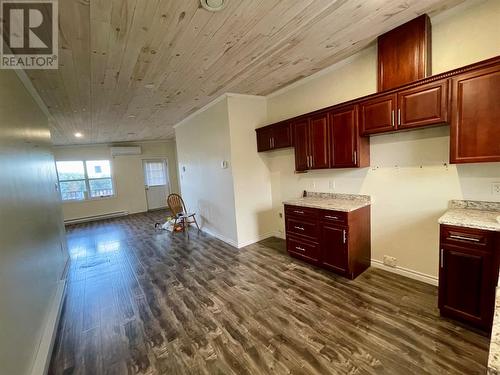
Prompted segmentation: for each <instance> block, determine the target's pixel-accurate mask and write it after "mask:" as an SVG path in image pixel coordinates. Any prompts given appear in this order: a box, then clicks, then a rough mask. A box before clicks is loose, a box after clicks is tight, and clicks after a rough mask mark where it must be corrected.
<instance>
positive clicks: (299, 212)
mask: <svg viewBox="0 0 500 375" xmlns="http://www.w3.org/2000/svg"><path fill="white" fill-rule="evenodd" d="M293 212H295V213H296V214H303V213H304V211H298V210H296V211H293Z"/></svg>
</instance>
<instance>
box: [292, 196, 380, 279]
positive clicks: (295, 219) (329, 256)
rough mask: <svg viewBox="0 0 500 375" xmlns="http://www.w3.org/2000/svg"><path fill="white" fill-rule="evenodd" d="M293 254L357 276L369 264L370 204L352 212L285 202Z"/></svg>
mask: <svg viewBox="0 0 500 375" xmlns="http://www.w3.org/2000/svg"><path fill="white" fill-rule="evenodd" d="M285 223H286V242H287V250H288V253H289V254H290V255H291V256H294V257H296V258H300V259H302V260H304V261H306V262H309V263H312V264H315V265H318V266H320V267H323V268H326V269H329V270H331V271H334V272H335V273H337V274H339V275H342V276H345V277H348V278H350V279H354V278H356V277H357V276H358V275H359V274H361V273H362V272H363V271H364V270H366V269H367V268H368V267H369V266H370V262H371V242H370V206H365V207H362V208H359V209H357V210H354V211H350V212H342V211H334V210H324V209H317V208H309V207H301V206H292V205H285Z"/></svg>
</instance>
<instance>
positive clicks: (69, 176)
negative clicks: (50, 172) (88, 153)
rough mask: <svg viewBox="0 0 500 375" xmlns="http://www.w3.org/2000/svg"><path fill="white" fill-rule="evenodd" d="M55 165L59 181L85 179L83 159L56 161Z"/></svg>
mask: <svg viewBox="0 0 500 375" xmlns="http://www.w3.org/2000/svg"><path fill="white" fill-rule="evenodd" d="M56 166H57V174H58V176H59V181H68V180H83V179H85V169H84V168H83V161H58V162H56Z"/></svg>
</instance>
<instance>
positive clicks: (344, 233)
mask: <svg viewBox="0 0 500 375" xmlns="http://www.w3.org/2000/svg"><path fill="white" fill-rule="evenodd" d="M342 232H343V235H344V243H345V242H346V239H347V238H346V237H347V235H346V232H345V229H344V230H343V231H342Z"/></svg>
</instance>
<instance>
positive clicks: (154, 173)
mask: <svg viewBox="0 0 500 375" xmlns="http://www.w3.org/2000/svg"><path fill="white" fill-rule="evenodd" d="M144 174H145V177H146V185H148V186H162V185H166V184H167V171H166V168H165V163H164V162H162V161H147V162H146V163H145V164H144Z"/></svg>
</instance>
